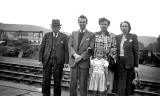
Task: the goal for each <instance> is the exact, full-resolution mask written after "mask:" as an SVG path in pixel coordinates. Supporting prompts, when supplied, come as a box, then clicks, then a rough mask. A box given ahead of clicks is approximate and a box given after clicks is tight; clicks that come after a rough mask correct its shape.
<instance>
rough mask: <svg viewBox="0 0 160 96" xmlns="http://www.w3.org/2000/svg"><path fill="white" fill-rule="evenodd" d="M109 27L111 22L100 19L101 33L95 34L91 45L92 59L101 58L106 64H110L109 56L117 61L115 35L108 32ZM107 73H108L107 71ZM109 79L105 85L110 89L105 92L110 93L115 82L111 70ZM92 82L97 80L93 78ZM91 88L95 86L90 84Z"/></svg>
mask: <svg viewBox="0 0 160 96" xmlns="http://www.w3.org/2000/svg"><path fill="white" fill-rule="evenodd" d="M109 25H110V21H109V20H107V19H106V18H100V19H99V26H100V28H101V31H100V32H96V33H95V34H94V36H93V38H92V40H91V43H90V48H91V50H92V51H93V56H92V58H98V57H100V56H101V57H102V58H103V59H104V60H105V61H106V62H108V59H109V58H108V56H111V57H112V58H114V60H115V59H116V39H115V34H113V33H110V32H108V30H107V29H108V27H109ZM91 63H92V60H91ZM95 65H96V63H95ZM104 66H106V64H104ZM106 67H107V66H106ZM105 69H108V68H105ZM105 72H107V71H106V70H105ZM91 77H92V76H91ZM108 77H109V78H106V82H107V83H105V84H106V85H108V89H105V90H107V91H108V92H109V93H110V92H112V89H113V80H114V73H113V71H111V70H110V69H108ZM92 80H96V79H93V78H92V79H91V80H90V82H92ZM97 82H98V81H97ZM97 84H99V83H97ZM89 86H90V87H89V88H91V87H92V86H94V85H92V83H90V84H89ZM97 86H99V85H97ZM101 86H102V85H101ZM93 91H100V90H99V89H98V88H97V90H95V89H94V90H93ZM93 93H97V92H93ZM100 93H105V92H100Z"/></svg>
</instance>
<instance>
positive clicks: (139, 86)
mask: <svg viewBox="0 0 160 96" xmlns="http://www.w3.org/2000/svg"><path fill="white" fill-rule="evenodd" d="M134 76H135V79H134V80H133V82H132V84H133V88H134V89H142V88H143V86H142V82H141V81H140V80H139V74H138V72H137V71H136V70H134Z"/></svg>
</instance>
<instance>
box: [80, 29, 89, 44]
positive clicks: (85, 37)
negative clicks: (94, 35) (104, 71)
mask: <svg viewBox="0 0 160 96" xmlns="http://www.w3.org/2000/svg"><path fill="white" fill-rule="evenodd" d="M88 35H89V32H88V31H86V32H85V33H84V34H83V38H82V40H81V43H80V45H79V47H81V45H82V44H83V42H84V41H85V40H86V39H87V38H88Z"/></svg>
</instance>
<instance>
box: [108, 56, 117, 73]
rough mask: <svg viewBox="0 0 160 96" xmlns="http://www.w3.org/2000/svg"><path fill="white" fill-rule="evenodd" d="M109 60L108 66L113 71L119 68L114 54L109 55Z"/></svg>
mask: <svg viewBox="0 0 160 96" xmlns="http://www.w3.org/2000/svg"><path fill="white" fill-rule="evenodd" d="M108 61H109V66H108V68H109V69H110V70H112V71H115V70H116V69H117V66H116V62H115V60H114V58H113V57H112V56H108Z"/></svg>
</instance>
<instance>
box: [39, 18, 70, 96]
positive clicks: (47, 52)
mask: <svg viewBox="0 0 160 96" xmlns="http://www.w3.org/2000/svg"><path fill="white" fill-rule="evenodd" d="M51 28H52V31H53V32H49V33H46V34H45V36H44V37H43V40H42V43H41V47H40V51H39V61H41V62H42V64H43V81H42V93H43V96H50V84H51V75H52V74H53V77H54V78H53V80H54V96H61V80H62V73H63V66H64V63H68V57H69V56H68V42H67V41H68V40H67V36H66V35H65V34H63V33H61V32H60V31H59V30H60V29H61V25H60V21H59V20H58V19H53V20H52V24H51Z"/></svg>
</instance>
